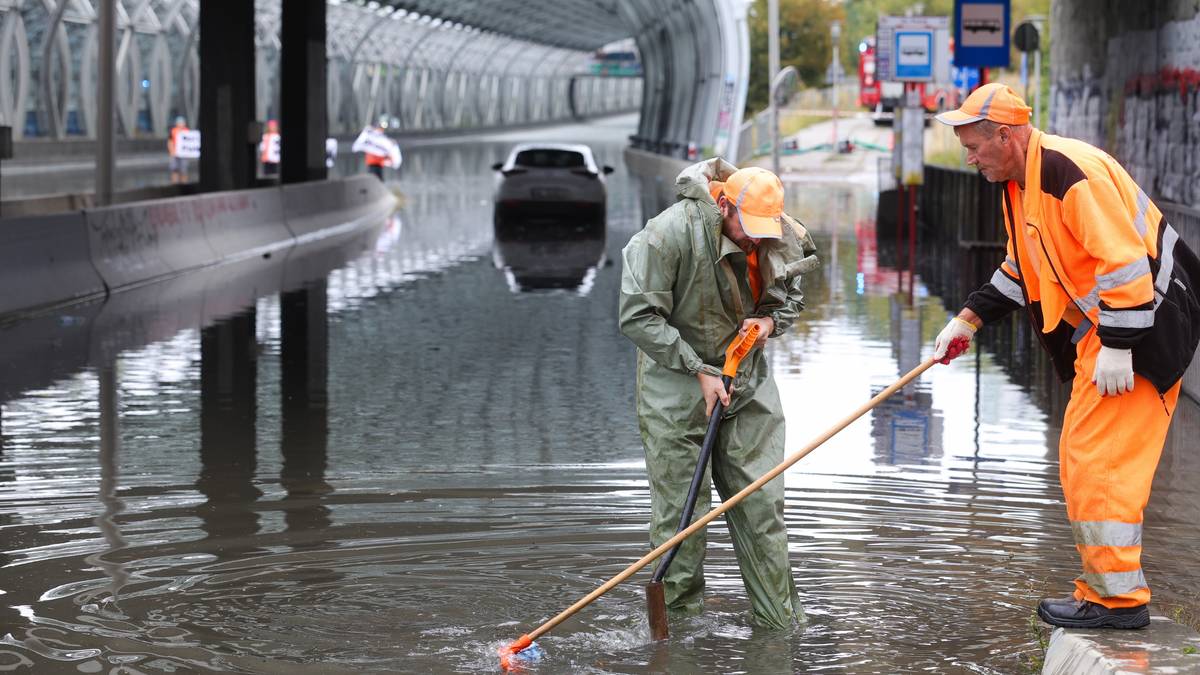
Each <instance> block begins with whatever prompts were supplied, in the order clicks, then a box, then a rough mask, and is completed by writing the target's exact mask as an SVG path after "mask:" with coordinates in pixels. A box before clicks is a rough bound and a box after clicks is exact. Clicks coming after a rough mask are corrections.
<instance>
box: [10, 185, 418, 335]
mask: <svg viewBox="0 0 1200 675" xmlns="http://www.w3.org/2000/svg"><path fill="white" fill-rule="evenodd" d="M301 195H302V197H301ZM289 200H290V203H289V204H288V206H286V207H285V202H289ZM297 206H300V207H302V208H297ZM394 207H395V197H394V196H393V195H392V193H391V192H390V191H389V190H388V189H387V188H385V187H384V186H383V185H382V184H381V183H380V182H379V181H378V180H376V179H375V178H374V177H372V176H354V177H351V178H346V179H342V180H332V181H314V182H311V183H300V184H295V185H289V186H286V187H278V186H275V187H268V188H259V189H254V190H237V191H231V192H215V193H208V194H202V195H194V196H188V197H178V198H174V199H158V200H150V201H142V202H133V203H129V204H122V205H119V206H111V207H105V208H88V209H83V210H81V211H74V212H70V213H64V214H57V215H53V216H39V217H32V218H17V219H0V319H5V318H9V317H12V316H16V315H23V314H29V313H36V312H38V311H40V310H43V309H46V308H49V307H53V306H58V305H63V304H69V303H72V302H77V301H79V300H83V299H88V298H95V297H98V296H103V295H104V294H106V293H112V292H113V291H118V290H122V289H126V288H131V287H134V286H139V285H142V284H146V283H149V282H153V281H157V280H161V279H165V278H168V277H173V276H177V275H180V274H182V273H184V272H189V271H192V270H196V269H200V268H203V267H208V266H212V265H217V264H226V263H231V262H233V261H237V260H241V259H246V258H249V257H259V256H261V257H269V256H271V255H274V254H275V253H276V252H277V251H279V252H282V251H285V250H286V249H290V248H291V247H293V246H295V245H297V244H298V243H305V242H307V241H311V240H313V239H321V238H329V237H334V236H342V235H345V234H347V233H352V232H354V231H356V230H358V229H360V228H362V227H364V226H366V225H369V224H371V223H377V222H382V221H383V220H384V218H386V217H387V216H388V215H389V214H390V213H391V212H392V210H393V209H394Z"/></svg>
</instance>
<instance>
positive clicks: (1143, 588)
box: [933, 83, 1200, 628]
mask: <svg viewBox="0 0 1200 675" xmlns="http://www.w3.org/2000/svg"><path fill="white" fill-rule="evenodd" d="M1029 112H1030V108H1029V106H1027V105H1025V101H1023V100H1021V98H1020V97H1019V96H1017V94H1016V93H1015V92H1014V91H1013V90H1012V89H1010V88H1009V87H1007V86H1005V85H1003V84H999V83H992V84H987V85H984V86H982V87H980V88H978V89H976V90H975V92H974V93H972V94H971V95H970V96H968V97H967V99H966V100H965V101H964V102H963V104H962V106H961V107H960V108H959V109H958V110H952V111H950V112H946V113H942V114H941V115H938V116H937V119H938V121H940V122H943V123H945V124H948V125H951V126H953V127H954V133H955V135H957V136H958V140H959V142H960V143H962V146H963V147H964V148H966V150H967V163H968V164H972V165H975V166H976V167H977V168H978V169H979V171H980V173H982V174H983V177H984V178H986V179H987V180H988V181H991V182H993V183H1004V193H1003V197H1004V202H1003V215H1004V218H1005V226H1006V228H1007V230H1008V255H1007V257H1006V258H1005V260H1004V262H1002V263H1001V264H1000V267H999V269H997V270H996V272H995V273H994V274H993V275H992V278H991V281H989V282H988V283H986V284H984V285H983V286H981V287H980V288H979V290H977V291H975V292H974V293H972V294H971V295H970V296H969V297H968V298H967V301H966V303H965V305H964V306H963V308H962V310H961V311H960V312H959V313H958V316H956V317H954V318H953V319H951V320H950V323H949V324H948V325H947V326H946V328H945V329H943V330H942V332H941V333H940V334H939V335H938V336H937V341H936V342H935V344H934V353H933V358H935V359H938V360H941V361H942V363H949V362H950V360H951V359H953V358H955V357H956V356H959V355H960V354H962V353H963V352H965V351H966V350H967V349H968V348H969V347H970V344H971V339H972V337H973V336H974V334H975V331H976V330H977V329H978V328H980V327H982V326H984V325H986V324H990V323H995V322H996V321H998V320H999V319H1001V318H1002V317H1004V316H1006V315H1007V314H1009V313H1010V312H1012V311H1014V310H1016V309H1018V308H1024V309H1025V310H1026V311H1027V312H1028V314H1029V319H1030V321H1031V322H1032V323H1033V326H1034V328H1035V329H1036V330H1037V331H1038V333H1039V334H1040V335H1039V337H1040V338H1041V341H1042V344H1043V346H1044V347H1045V348H1046V350H1047V351H1048V352H1049V353H1050V356H1051V359H1052V360H1053V362H1054V365H1055V366H1056V367H1057V370H1058V374H1059V376H1060V377H1061V378H1062V379H1063V380H1064V381H1066V380H1072V384H1071V399H1070V401H1069V402H1068V403H1067V410H1066V415H1065V416H1064V418H1063V422H1062V433H1061V435H1060V437H1059V442H1058V456H1059V478H1060V480H1061V481H1062V488H1063V494H1064V496H1065V497H1066V502H1067V518H1068V519H1069V520H1070V521H1071V530H1072V531H1073V532H1074V535H1075V548H1076V549H1077V550H1078V551H1079V554H1080V556H1081V557H1082V558H1083V574H1081V575H1080V576H1079V577H1077V578H1076V579H1075V590H1074V593H1073V594H1072V595H1069V596H1067V597H1066V598H1062V599H1046V600H1042V601H1041V602H1040V603H1039V604H1038V616H1040V617H1041V618H1042V620H1043V621H1045V622H1046V623H1049V624H1051V625H1054V626H1063V627H1067V628H1141V627H1144V626H1147V625H1149V623H1150V612H1149V609H1148V604H1149V602H1150V587H1149V586H1148V585H1147V583H1146V577H1145V576H1144V575H1143V573H1142V562H1141V558H1142V510H1143V509H1144V508H1145V506H1146V502H1147V501H1148V500H1149V498H1150V483H1151V481H1152V480H1153V479H1154V472H1155V468H1156V467H1157V466H1158V460H1159V456H1160V455H1161V454H1162V449H1163V441H1164V440H1165V439H1166V436H1167V427H1168V426H1169V425H1170V423H1171V417H1172V414H1173V413H1174V410H1175V403H1176V401H1177V400H1178V398H1179V387H1180V377H1181V376H1182V375H1183V372H1184V370H1186V369H1187V366H1188V364H1189V363H1190V362H1191V360H1192V354H1193V352H1194V351H1195V349H1196V340H1197V329H1198V327H1197V321H1198V320H1200V305H1198V304H1197V300H1196V296H1195V291H1194V290H1193V289H1194V287H1193V286H1192V284H1193V282H1200V272H1197V266H1198V265H1200V262H1198V261H1197V260H1196V257H1195V255H1194V254H1193V253H1192V251H1191V250H1190V249H1188V248H1187V246H1185V245H1184V243H1183V241H1182V240H1180V239H1179V234H1178V232H1176V231H1175V229H1174V228H1172V227H1171V226H1170V225H1169V224H1168V223H1167V221H1166V219H1165V218H1164V217H1163V214H1162V212H1161V211H1159V210H1158V207H1157V206H1155V205H1154V202H1152V201H1151V200H1150V198H1149V197H1148V196H1146V193H1145V192H1144V191H1142V189H1141V188H1140V187H1138V185H1137V183H1135V182H1134V181H1133V179H1132V178H1131V177H1130V176H1129V174H1128V173H1126V171H1125V169H1124V168H1122V167H1121V165H1120V164H1118V163H1117V161H1116V160H1115V159H1113V158H1112V157H1110V156H1109V155H1108V154H1107V153H1105V152H1104V151H1102V150H1100V149H1098V148H1095V147H1092V146H1091V145H1088V144H1087V143H1084V142H1082V141H1077V140H1074V139H1070V138H1062V137H1060V136H1053V135H1050V134H1047V133H1043V132H1042V131H1040V130H1038V129H1035V128H1034V127H1033V126H1031V125H1030V124H1029Z"/></svg>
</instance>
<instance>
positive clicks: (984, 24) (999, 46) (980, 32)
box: [954, 0, 1011, 68]
mask: <svg viewBox="0 0 1200 675" xmlns="http://www.w3.org/2000/svg"><path fill="white" fill-rule="evenodd" d="M1009 2H1010V0H954V65H956V66H958V67H960V68H961V67H963V66H976V67H978V68H992V67H1000V68H1007V67H1008V63H1009V55H1008V51H1009V43H1008V34H1009V30H1010V28H1009V26H1010V23H1011V18H1010V15H1011V8H1010V5H1009Z"/></svg>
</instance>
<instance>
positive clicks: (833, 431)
mask: <svg viewBox="0 0 1200 675" xmlns="http://www.w3.org/2000/svg"><path fill="white" fill-rule="evenodd" d="M935 363H937V362H936V361H934V360H933V359H929V360H928V361H926V362H924V363H922V364H921V365H919V366H917V367H916V368H913V369H912V370H910V371H908V374H907V375H905V376H904V377H901V378H900V379H899V380H896V382H895V383H894V384H892V385H891V386H890V387H888V388H887V389H884V390H883V391H881V392H879V393H878V394H876V395H875V396H874V397H873V398H872V399H871V400H870V401H867V402H866V403H864V404H863V405H861V406H859V407H858V409H857V410H855V411H854V412H852V413H850V414H849V415H847V416H846V417H844V418H842V420H841V421H840V422H838V423H837V424H835V425H833V426H832V427H830V428H829V429H827V430H826V431H825V433H823V434H821V435H820V436H818V437H816V438H815V439H813V440H812V441H810V442H809V444H808V445H806V446H804V447H803V448H801V449H800V450H797V451H796V452H795V453H793V454H792V455H790V456H788V457H787V458H786V459H784V460H783V462H782V463H781V464H779V466H777V467H775V468H774V469H771V470H770V471H768V472H767V473H766V474H764V475H763V476H762V477H761V478H759V479H758V480H756V481H754V482H753V483H751V484H749V485H747V486H746V487H744V488H742V490H741V491H740V492H738V493H737V494H735V495H734V496H732V497H730V498H729V499H727V500H725V501H724V502H721V504H719V505H718V506H717V507H716V508H714V509H713V510H712V511H709V512H708V513H706V514H704V515H703V516H701V517H700V518H699V519H698V520H697V521H696V522H694V523H692V524H691V525H689V526H688V527H687V529H685V530H682V531H680V532H678V533H677V534H676V535H675V536H674V537H671V538H670V539H668V540H666V541H664V542H663V543H662V544H660V545H659V546H658V548H656V549H654V550H653V551H650V552H649V553H647V554H646V555H644V556H642V557H641V558H640V559H639V560H638V561H637V562H635V563H633V564H632V565H630V566H629V567H626V568H625V569H624V570H623V571H622V572H621V573H620V574H618V575H617V576H615V577H613V578H611V579H609V580H608V581H606V582H604V584H603V585H601V586H600V587H599V588H597V589H596V590H594V591H592V592H591V593H588V594H587V595H586V596H584V597H583V599H581V600H579V602H576V603H575V604H573V605H571V606H570V607H568V608H566V609H564V610H563V611H561V612H559V613H558V615H557V616H555V617H554V618H553V619H550V620H549V621H547V622H546V623H544V624H542V625H540V626H538V627H537V629H535V630H534V631H533V632H531V633H529V637H530V638H531V639H534V640H536V639H538V638H539V637H540V636H542V635H545V634H546V633H548V632H549V631H550V630H552V629H553V628H554V627H555V626H557V625H558V624H560V623H562V622H563V621H566V620H567V619H568V618H570V617H571V615H572V614H574V613H576V612H578V611H579V610H581V609H583V608H584V607H587V606H588V605H589V604H591V603H592V602H593V601H594V600H595V599H596V598H599V597H600V596H602V595H604V594H605V593H607V592H609V591H611V590H612V589H613V588H614V587H615V586H616V585H617V584H619V583H621V582H622V581H625V580H626V579H628V578H629V577H631V576H633V575H634V574H635V573H637V571H638V570H640V569H642V568H643V567H645V566H646V565H649V564H650V563H652V562H654V561H655V559H657V558H658V557H659V556H661V555H662V554H664V553H666V552H667V551H669V550H671V549H672V548H673V547H674V546H675V545H676V544H678V543H679V542H681V541H683V540H684V539H687V538H688V537H690V536H692V535H693V534H695V533H696V532H697V531H699V530H701V529H703V528H704V526H706V525H708V524H709V523H710V522H712V521H713V520H714V519H716V517H717V516H719V515H721V514H722V513H725V512H726V511H728V510H729V509H731V508H733V507H734V506H736V505H737V504H738V503H739V502H741V501H742V500H743V499H745V498H746V495H748V494H750V493H751V492H754V491H755V490H757V489H759V488H761V487H762V486H764V485H766V484H767V483H769V482H771V481H772V480H773V479H774V478H775V477H776V476H778V475H779V474H781V473H783V472H784V471H786V470H787V469H788V467H790V466H792V465H793V464H795V463H796V462H799V461H800V460H801V459H804V457H805V455H807V454H808V453H810V452H812V451H813V450H816V449H817V448H818V447H820V446H821V444H823V443H824V442H825V441H828V440H829V439H830V438H833V437H834V436H835V435H837V433H838V432H840V431H841V430H842V429H845V428H846V427H848V426H850V424H851V423H853V422H854V421H855V420H857V419H858V418H860V417H862V416H863V415H865V414H867V412H869V411H870V410H871V409H872V408H874V407H875V406H877V405H879V404H880V403H882V402H883V401H884V400H886V399H887V398H888V397H890V396H891V395H892V394H894V393H896V392H897V391H899V390H900V389H901V388H903V387H904V385H906V384H908V383H909V382H912V381H913V380H914V379H916V378H917V377H919V376H920V375H921V373H923V372H925V371H926V370H929V368H930V367H932V366H933V364H935Z"/></svg>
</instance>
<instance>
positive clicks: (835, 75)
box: [829, 21, 842, 152]
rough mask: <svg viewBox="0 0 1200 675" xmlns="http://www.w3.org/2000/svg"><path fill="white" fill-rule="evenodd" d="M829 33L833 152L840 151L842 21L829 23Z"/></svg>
mask: <svg viewBox="0 0 1200 675" xmlns="http://www.w3.org/2000/svg"><path fill="white" fill-rule="evenodd" d="M829 35H830V36H831V37H832V38H833V60H832V61H831V62H830V63H829V75H830V78H829V79H830V80H832V81H833V152H837V151H838V130H837V124H838V80H839V79H841V74H842V69H841V64H840V63H839V62H838V39H839V38H840V37H841V35H842V23H841V22H840V21H834V22H833V23H831V24H829Z"/></svg>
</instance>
